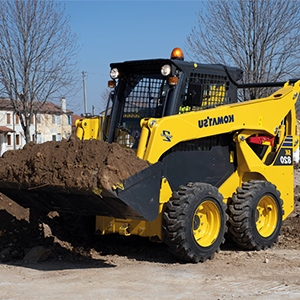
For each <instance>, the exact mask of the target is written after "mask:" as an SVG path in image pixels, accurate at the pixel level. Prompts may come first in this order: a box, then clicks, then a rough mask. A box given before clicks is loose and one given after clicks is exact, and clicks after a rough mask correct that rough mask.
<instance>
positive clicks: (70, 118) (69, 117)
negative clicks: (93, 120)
mask: <svg viewBox="0 0 300 300" xmlns="http://www.w3.org/2000/svg"><path fill="white" fill-rule="evenodd" d="M68 125H72V116H71V115H69V116H68Z"/></svg>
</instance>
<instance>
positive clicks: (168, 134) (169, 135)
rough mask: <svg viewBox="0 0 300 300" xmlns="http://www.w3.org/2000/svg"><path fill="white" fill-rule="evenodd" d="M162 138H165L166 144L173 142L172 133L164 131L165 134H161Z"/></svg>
mask: <svg viewBox="0 0 300 300" xmlns="http://www.w3.org/2000/svg"><path fill="white" fill-rule="evenodd" d="M161 136H162V137H164V139H163V141H165V142H171V139H172V137H173V136H172V135H171V132H170V131H167V130H163V133H162V134H161Z"/></svg>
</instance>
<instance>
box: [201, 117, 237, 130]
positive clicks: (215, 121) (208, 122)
mask: <svg viewBox="0 0 300 300" xmlns="http://www.w3.org/2000/svg"><path fill="white" fill-rule="evenodd" d="M233 122H234V115H227V116H222V117H216V118H210V117H207V118H206V119H204V120H199V121H198V126H199V128H202V127H209V126H216V125H222V124H227V123H233Z"/></svg>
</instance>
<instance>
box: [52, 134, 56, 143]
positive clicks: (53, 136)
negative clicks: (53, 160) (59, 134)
mask: <svg viewBox="0 0 300 300" xmlns="http://www.w3.org/2000/svg"><path fill="white" fill-rule="evenodd" d="M52 141H53V142H56V135H55V134H53V135H52Z"/></svg>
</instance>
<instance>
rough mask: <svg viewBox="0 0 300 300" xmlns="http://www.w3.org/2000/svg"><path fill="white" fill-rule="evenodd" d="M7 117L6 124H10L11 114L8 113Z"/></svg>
mask: <svg viewBox="0 0 300 300" xmlns="http://www.w3.org/2000/svg"><path fill="white" fill-rule="evenodd" d="M6 117H7V118H6V124H10V114H7V115H6Z"/></svg>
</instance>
